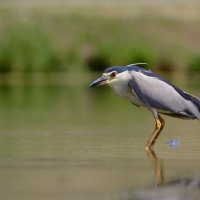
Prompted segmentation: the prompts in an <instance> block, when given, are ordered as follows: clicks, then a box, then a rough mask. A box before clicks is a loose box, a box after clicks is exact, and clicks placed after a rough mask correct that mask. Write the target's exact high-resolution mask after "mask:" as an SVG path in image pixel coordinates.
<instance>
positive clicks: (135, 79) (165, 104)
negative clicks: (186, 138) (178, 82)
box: [90, 63, 200, 151]
mask: <svg viewBox="0 0 200 200" xmlns="http://www.w3.org/2000/svg"><path fill="white" fill-rule="evenodd" d="M140 64H144V63H138V64H131V65H127V66H114V67H110V68H108V69H106V70H105V71H104V73H103V75H102V76H101V77H100V78H98V79H97V80H95V81H94V82H93V83H91V84H90V87H95V86H98V85H105V84H106V85H109V86H111V88H112V89H113V90H114V92H115V93H116V94H118V95H119V96H121V97H124V98H126V99H127V100H128V101H130V102H131V103H133V104H135V105H136V106H139V107H140V106H142V107H146V108H147V109H149V110H150V111H151V113H152V114H153V116H154V118H155V121H156V127H155V130H154V132H153V134H152V136H151V137H150V139H149V140H148V142H147V144H146V146H145V150H147V151H149V150H152V147H153V145H154V143H155V141H156V139H157V137H158V136H159V133H160V132H161V130H162V129H163V127H164V120H163V119H162V118H161V116H160V114H165V115H169V116H172V117H176V118H181V119H200V99H199V98H197V97H195V96H193V95H191V94H188V93H186V92H184V91H183V90H181V89H179V88H178V87H176V86H175V85H173V84H172V83H170V82H169V81H167V80H165V79H164V78H163V77H161V76H159V75H157V74H155V73H153V72H151V71H150V70H146V69H143V68H141V67H139V66H138V65H140Z"/></svg>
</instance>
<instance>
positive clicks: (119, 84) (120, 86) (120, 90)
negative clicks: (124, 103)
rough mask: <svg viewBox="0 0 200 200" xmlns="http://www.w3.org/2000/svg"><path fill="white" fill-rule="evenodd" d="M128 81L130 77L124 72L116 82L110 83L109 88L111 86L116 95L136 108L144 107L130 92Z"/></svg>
mask: <svg viewBox="0 0 200 200" xmlns="http://www.w3.org/2000/svg"><path fill="white" fill-rule="evenodd" d="M129 80H130V75H129V73H128V72H126V71H125V72H122V73H120V74H119V75H118V77H117V80H113V81H111V82H110V83H109V86H111V88H112V89H113V91H114V92H115V93H116V94H117V95H119V96H121V97H123V98H126V99H127V100H129V101H131V102H132V103H133V104H135V105H137V106H144V104H143V103H142V102H141V101H140V99H139V98H138V97H137V96H136V95H135V94H134V93H133V92H132V90H131V88H130V86H129Z"/></svg>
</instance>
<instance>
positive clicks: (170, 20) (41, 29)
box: [0, 4, 200, 73]
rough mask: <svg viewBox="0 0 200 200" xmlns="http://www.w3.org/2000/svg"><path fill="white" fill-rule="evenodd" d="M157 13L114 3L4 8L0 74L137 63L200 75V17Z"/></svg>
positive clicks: (0, 10) (0, 11) (165, 9)
mask: <svg viewBox="0 0 200 200" xmlns="http://www.w3.org/2000/svg"><path fill="white" fill-rule="evenodd" d="M120 8H121V10H120ZM131 9H132V12H131ZM161 9H163V12H162V10H161ZM179 9H182V11H184V9H185V11H186V12H185V13H187V11H188V10H187V9H188V7H178V10H179ZM195 9H197V8H195ZM109 10H110V12H108V11H109ZM154 10H155V11H154V12H153V7H146V6H141V5H140V6H138V7H137V6H135V5H132V8H131V7H130V5H129V6H125V5H123V6H116V5H115V6H112V5H111V4H110V5H109V6H108V5H107V6H106V5H101V6H99V5H96V6H94V5H93V6H88V5H87V6H77V5H76V6H75V5H70V6H69V5H64V6H63V7H62V6H61V5H56V6H42V7H38V6H30V7H19V6H4V7H1V8H0V22H1V23H0V72H6V73H10V72H35V71H40V72H51V71H79V72H80V71H84V70H91V71H98V70H102V69H103V68H104V67H107V66H108V65H124V64H129V63H134V62H147V63H150V65H151V66H152V67H151V68H159V69H160V68H161V69H164V70H173V69H175V68H177V67H182V68H188V69H189V68H190V69H192V70H200V65H198V63H199V57H200V50H199V44H198V41H199V35H200V27H199V22H200V14H199V17H198V16H196V15H195V17H193V18H192V17H190V18H186V17H184V14H182V17H181V14H180V13H181V12H180V10H179V12H178V13H177V15H176V16H175V15H174V12H173V10H171V13H168V12H169V11H168V10H169V8H168V7H166V6H164V7H163V6H161V7H160V8H156V9H154ZM194 12H195V11H194ZM186 19H187V20H186Z"/></svg>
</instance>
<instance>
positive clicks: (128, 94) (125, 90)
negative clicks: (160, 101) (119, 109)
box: [113, 87, 144, 106]
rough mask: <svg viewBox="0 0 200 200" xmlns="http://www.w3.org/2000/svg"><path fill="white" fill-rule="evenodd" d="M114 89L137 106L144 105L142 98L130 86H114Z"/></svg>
mask: <svg viewBox="0 0 200 200" xmlns="http://www.w3.org/2000/svg"><path fill="white" fill-rule="evenodd" d="M113 90H114V92H115V93H116V94H117V95H119V96H121V97H123V98H126V99H127V100H129V101H131V103H133V104H135V105H137V106H144V104H143V103H142V101H140V99H139V98H138V97H137V96H136V95H135V94H134V93H133V92H132V91H131V90H130V88H128V87H127V88H126V87H114V88H113Z"/></svg>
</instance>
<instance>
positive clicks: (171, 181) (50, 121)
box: [0, 80, 200, 200]
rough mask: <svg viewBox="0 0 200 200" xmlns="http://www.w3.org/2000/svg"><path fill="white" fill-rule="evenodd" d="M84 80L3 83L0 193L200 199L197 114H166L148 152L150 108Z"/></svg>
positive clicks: (11, 196)
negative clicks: (172, 143)
mask: <svg viewBox="0 0 200 200" xmlns="http://www.w3.org/2000/svg"><path fill="white" fill-rule="evenodd" d="M89 81H90V80H87V81H85V82H84V84H83V85H81V84H80V85H68V84H59V85H56V84H48V85H46V84H45V85H37V86H24V85H18V86H0V110H1V112H0V177H1V179H0V194H1V198H2V199H16V200H18V199H20V200H25V199H26V200H27V199H41V200H45V199H48V200H51V199H70V200H76V199H77V200H79V199H80V200H84V199H87V200H90V199H91V200H94V199H95V200H96V199H97V200H98V199H101V200H114V199H117V200H118V199H120V200H130V199H148V200H149V199H150V200H151V199H165V200H166V199H176V200H177V199H200V192H199V186H200V184H199V183H200V142H199V141H200V135H199V134H200V131H199V128H200V124H199V121H191V120H186V121H185V120H179V119H175V118H170V117H164V119H165V120H166V127H165V129H164V131H163V132H162V133H161V135H160V137H159V139H158V141H157V143H156V146H155V154H156V155H154V156H153V155H147V154H146V153H145V151H144V145H145V143H146V141H147V139H148V138H149V136H150V135H151V132H152V130H153V128H154V120H153V117H152V116H151V114H150V113H149V112H148V111H147V110H145V109H141V108H137V107H135V106H132V105H131V104H130V103H128V102H126V101H125V100H123V99H121V98H119V97H117V96H115V95H113V93H112V92H111V91H110V90H109V89H108V88H98V89H95V90H89V89H88V88H87V83H88V82H89ZM182 86H183V88H187V91H190V92H192V93H193V94H195V95H197V96H200V92H199V88H198V87H189V85H185V84H182ZM171 139H178V140H179V141H180V144H179V145H178V146H177V147H176V148H172V147H170V145H169V144H168V141H169V140H171ZM159 184H160V186H159V187H158V185H159Z"/></svg>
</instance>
